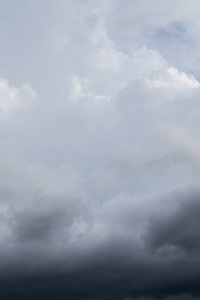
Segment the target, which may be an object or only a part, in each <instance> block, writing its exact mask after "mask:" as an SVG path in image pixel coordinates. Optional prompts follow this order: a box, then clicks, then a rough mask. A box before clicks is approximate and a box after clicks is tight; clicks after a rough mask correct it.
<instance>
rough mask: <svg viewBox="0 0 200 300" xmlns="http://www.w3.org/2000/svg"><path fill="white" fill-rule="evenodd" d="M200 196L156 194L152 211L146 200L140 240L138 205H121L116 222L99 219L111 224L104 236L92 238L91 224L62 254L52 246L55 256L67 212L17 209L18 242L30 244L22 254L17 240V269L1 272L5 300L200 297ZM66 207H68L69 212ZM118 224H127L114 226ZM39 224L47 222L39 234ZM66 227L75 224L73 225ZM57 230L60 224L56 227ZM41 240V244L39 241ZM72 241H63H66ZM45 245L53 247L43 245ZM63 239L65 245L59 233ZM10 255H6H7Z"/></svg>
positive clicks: (191, 190)
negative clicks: (144, 218) (32, 211)
mask: <svg viewBox="0 0 200 300" xmlns="http://www.w3.org/2000/svg"><path fill="white" fill-rule="evenodd" d="M199 197H200V192H199V189H198V188H196V187H185V188H183V189H179V190H175V191H173V192H171V193H168V194H166V195H163V196H162V197H161V198H162V199H161V198H159V199H155V202H154V207H153V208H150V207H148V206H147V205H145V207H146V209H147V220H146V221H145V220H142V219H140V222H141V223H140V226H139V227H140V234H139V236H140V238H139V239H135V238H134V235H135V234H134V229H135V228H134V223H135V224H137V220H136V219H135V218H136V217H137V216H138V214H139V208H137V207H134V206H131V205H127V207H123V205H122V204H119V203H118V204H117V203H116V205H119V210H121V215H117V210H116V211H115V212H114V215H110V220H107V219H106V217H105V214H104V213H103V215H102V216H101V217H99V218H100V219H101V220H102V221H103V220H104V226H106V227H105V229H104V232H103V235H104V237H103V238H102V239H101V238H100V237H99V239H98V240H97V241H96V242H94V240H91V238H90V234H91V232H90V231H91V230H92V229H91V230H90V231H89V232H87V234H85V236H83V237H82V238H81V240H79V242H80V243H75V244H73V243H72V245H71V246H70V244H68V246H67V247H64V248H63V249H60V250H59V251H60V254H59V257H58V256H57V255H56V256H55V253H53V252H54V251H53V249H52V253H51V250H50V253H49V249H48V248H49V247H51V246H53V247H54V250H55V248H56V244H55V243H56V235H59V231H62V230H61V227H62V228H63V226H64V224H66V223H63V222H64V221H63V215H62V213H61V211H58V213H56V212H55V214H54V216H52V214H51V213H49V214H48V213H46V214H45V215H41V216H39V214H38V216H37V218H36V217H35V218H34V214H31V215H30V217H29V218H28V213H27V212H26V214H25V215H24V216H23V214H22V213H20V214H15V215H14V216H13V218H14V219H15V220H16V222H15V223H17V222H18V223H20V230H19V225H18V227H17V230H18V231H19V232H20V234H18V236H19V237H20V240H19V242H20V243H24V242H26V243H27V244H29V247H30V246H31V248H29V247H28V248H27V249H26V251H25V249H23V251H21V252H20V249H19V248H18V250H17V247H19V246H17V244H16V245H15V250H16V251H18V255H17V257H16V260H15V262H14V265H15V272H14V273H13V272H12V269H13V268H9V269H8V270H7V271H6V269H5V266H4V268H3V269H4V272H3V273H2V272H1V283H2V284H1V286H0V293H1V295H2V297H3V299H13V298H14V299H27V298H28V299H55V300H57V299H66V298H67V299H68V298H70V299H109V300H112V299H119V300H121V299H122V300H123V299H125V298H131V299H137V300H138V299H140V300H141V299H142V298H141V297H142V296H143V297H144V299H145V297H146V298H147V299H149V298H150V299H151V298H152V299H153V300H154V299H156V300H157V299H164V300H171V299H175V300H176V299H182V298H181V297H182V296H181V295H183V294H185V295H183V299H186V300H190V299H191V300H193V299H195V297H198V296H197V295H200V289H199V278H200V271H199V270H200V261H199V253H200V244H199V242H198V234H199V231H198V230H199V224H200V221H199V220H200V218H199V210H200V202H199ZM163 198H164V199H165V201H164V202H163ZM151 203H152V202H151ZM120 206H121V208H120ZM135 210H136V211H135ZM64 212H67V210H64V209H63V213H64ZM100 213H101V211H100ZM76 214H77V213H76ZM123 215H124V219H123ZM131 215H132V219H133V220H132V225H131V222H130V216H131ZM25 216H26V217H25ZM126 216H127V218H126ZM54 218H55V219H56V220H57V221H56V223H55V222H54V220H55V219H54ZM139 218H140V217H139ZM64 219H66V218H64ZM50 220H51V221H50ZM59 220H60V222H59ZM122 220H123V221H122ZM52 222H54V224H53V225H52ZM73 222H74V221H73ZM117 223H118V224H120V223H121V224H122V223H124V225H123V226H122V225H120V226H119V227H118V228H114V227H115V226H117ZM41 224H42V225H41ZM60 224H62V226H61V225H60ZM37 226H38V227H39V228H40V227H41V228H40V230H41V233H40V234H38V232H40V230H39V231H37V228H38V227H37ZM42 226H43V227H42ZM66 226H69V227H70V225H69V224H66ZM132 226H133V227H132ZM137 226H138V225H137ZM51 228H54V229H52V230H53V231H52V232H51ZM120 228H121V229H120ZM123 228H124V229H123ZM15 230H16V229H15ZM118 230H119V232H118ZM120 230H124V232H120ZM131 232H132V235H133V236H131ZM41 234H42V237H41ZM60 234H61V233H60ZM49 235H50V236H49ZM45 236H46V237H47V240H45ZM49 237H51V238H53V239H54V242H55V243H54V244H51V241H48V238H49ZM62 237H64V236H63V235H62ZM36 240H37V243H38V244H37V246H34V243H33V242H35V241H36ZM67 240H68V239H65V240H63V242H64V243H68V241H67ZM44 242H45V243H48V247H46V248H45V246H44V245H45V244H44ZM57 242H59V243H60V238H58V239H57ZM23 247H24V246H23ZM45 249H46V251H47V252H46V258H45ZM24 251H25V252H24ZM23 253H24V254H25V257H24V258H23V256H22V255H23ZM42 253H43V254H42ZM41 254H42V256H41ZM38 255H39V256H40V260H38V257H37V256H38ZM6 256H7V258H6V259H8V257H9V255H6V254H5V257H6ZM1 265H3V264H2V263H1ZM172 295H177V296H172ZM192 295H193V296H192ZM195 295H196V296H195ZM173 297H174V298H173Z"/></svg>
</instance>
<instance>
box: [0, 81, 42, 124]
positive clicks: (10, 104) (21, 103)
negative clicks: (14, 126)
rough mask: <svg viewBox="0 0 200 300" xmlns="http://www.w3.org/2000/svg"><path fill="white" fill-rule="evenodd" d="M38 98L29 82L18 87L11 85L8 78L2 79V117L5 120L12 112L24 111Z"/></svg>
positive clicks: (0, 84)
mask: <svg viewBox="0 0 200 300" xmlns="http://www.w3.org/2000/svg"><path fill="white" fill-rule="evenodd" d="M35 98H36V93H35V92H34V91H33V90H32V89H31V87H30V86H29V85H28V84H24V85H23V86H22V87H20V88H17V87H13V86H9V83H8V81H7V80H6V79H0V117H1V120H5V119H6V118H8V117H9V115H10V114H13V113H15V112H19V111H24V110H25V109H26V108H27V107H29V105H30V104H31V103H32V102H33V100H34V99H35Z"/></svg>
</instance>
